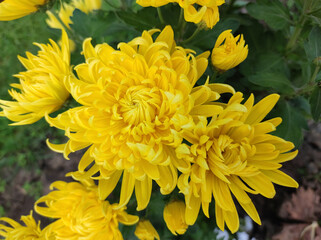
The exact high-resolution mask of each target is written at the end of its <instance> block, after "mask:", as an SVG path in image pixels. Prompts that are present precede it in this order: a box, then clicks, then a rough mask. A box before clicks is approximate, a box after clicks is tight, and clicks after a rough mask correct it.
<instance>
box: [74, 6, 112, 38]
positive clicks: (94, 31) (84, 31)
mask: <svg viewBox="0 0 321 240" xmlns="http://www.w3.org/2000/svg"><path fill="white" fill-rule="evenodd" d="M71 20H72V22H73V24H72V25H71V27H72V29H73V30H74V31H75V32H76V33H77V34H79V35H80V36H81V37H83V38H86V37H92V38H95V37H101V36H105V34H106V33H105V32H106V31H107V30H108V28H109V26H110V25H111V24H112V23H113V22H115V21H116V20H117V18H116V16H115V15H114V14H113V13H108V14H104V13H101V12H93V13H89V14H86V13H84V12H82V11H80V10H79V9H76V10H75V11H74V12H73V16H72V17H71Z"/></svg>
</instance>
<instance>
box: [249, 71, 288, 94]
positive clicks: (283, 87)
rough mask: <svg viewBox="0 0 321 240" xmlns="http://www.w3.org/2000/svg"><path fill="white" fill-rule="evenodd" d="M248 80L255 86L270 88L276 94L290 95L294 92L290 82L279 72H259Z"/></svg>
mask: <svg viewBox="0 0 321 240" xmlns="http://www.w3.org/2000/svg"><path fill="white" fill-rule="evenodd" d="M248 80H249V81H250V82H251V83H254V84H256V85H259V86H262V87H268V88H272V89H274V90H275V91H277V92H278V93H285V94H291V93H293V92H294V89H293V87H292V85H291V82H290V81H289V79H288V78H287V77H286V76H285V75H284V74H283V73H281V72H259V73H257V74H255V75H253V76H250V77H248Z"/></svg>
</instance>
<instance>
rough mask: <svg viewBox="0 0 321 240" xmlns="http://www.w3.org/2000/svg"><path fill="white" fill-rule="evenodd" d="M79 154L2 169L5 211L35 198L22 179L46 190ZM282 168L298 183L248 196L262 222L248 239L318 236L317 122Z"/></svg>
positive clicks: (320, 132) (17, 210) (27, 206)
mask: <svg viewBox="0 0 321 240" xmlns="http://www.w3.org/2000/svg"><path fill="white" fill-rule="evenodd" d="M81 155H82V153H74V154H72V155H71V160H69V161H67V160H65V159H64V158H63V156H62V155H61V154H56V153H51V154H50V157H49V158H47V159H44V160H42V161H40V162H39V164H40V166H41V167H40V169H41V173H38V174H37V173H36V172H35V171H26V170H20V171H19V172H18V173H17V174H15V176H14V177H12V173H11V172H10V171H9V170H8V169H2V170H1V172H0V174H1V176H2V178H5V179H10V178H11V179H12V180H11V181H10V183H9V184H8V185H7V186H6V187H5V191H4V192H2V193H1V194H0V205H1V206H2V207H3V208H4V210H5V215H6V216H7V217H10V218H13V219H15V220H19V219H20V216H21V215H28V214H29V213H30V210H32V209H33V205H34V202H35V199H34V197H32V196H31V195H30V193H29V192H27V191H26V190H25V189H24V188H23V187H22V186H23V185H24V184H25V183H26V182H30V183H34V182H39V181H40V182H41V185H42V186H43V188H42V189H43V190H42V191H43V192H42V194H43V195H44V194H47V193H48V192H49V185H50V184H51V183H52V182H54V181H56V180H64V181H68V178H66V177H65V174H66V173H67V172H70V171H75V170H76V169H77V162H78V161H77V159H79V158H80V157H81ZM282 170H283V171H284V172H285V173H287V174H288V175H290V176H291V177H293V178H294V179H296V180H297V181H298V183H299V184H300V187H299V188H298V189H291V188H286V187H280V186H276V192H277V194H276V196H275V197H274V198H273V199H266V198H264V197H262V196H253V197H252V199H253V202H254V204H255V206H256V207H257V210H258V212H259V215H260V217H261V220H262V225H261V226H259V225H256V224H254V229H253V231H252V233H251V234H250V239H252V238H255V239H256V240H267V239H272V240H300V239H302V240H308V239H309V240H321V228H320V224H321V124H318V125H317V124H315V123H314V124H310V130H309V131H308V132H306V134H305V139H304V141H303V144H302V146H301V147H300V150H299V154H298V156H297V157H296V158H295V159H294V160H293V161H290V162H287V163H285V164H284V167H283V169H282ZM34 215H35V214H34ZM36 218H38V219H39V216H36ZM43 224H44V225H45V224H46V221H44V222H43ZM313 234H314V235H313ZM300 235H301V238H300ZM311 236H312V238H311Z"/></svg>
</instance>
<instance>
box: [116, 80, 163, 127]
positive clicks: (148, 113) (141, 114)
mask: <svg viewBox="0 0 321 240" xmlns="http://www.w3.org/2000/svg"><path fill="white" fill-rule="evenodd" d="M119 103H120V108H119V111H120V114H121V116H122V117H123V120H124V122H126V123H128V124H130V125H134V126H137V125H138V124H139V123H142V122H145V123H151V122H153V121H154V120H155V116H156V114H157V112H158V109H159V107H160V105H161V100H160V96H159V90H158V88H152V89H151V88H147V87H144V86H132V87H129V88H128V89H127V91H126V92H125V94H124V96H123V98H122V99H120V101H119Z"/></svg>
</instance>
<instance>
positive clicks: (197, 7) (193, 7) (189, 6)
mask: <svg viewBox="0 0 321 240" xmlns="http://www.w3.org/2000/svg"><path fill="white" fill-rule="evenodd" d="M136 2H137V4H139V5H141V6H143V7H149V6H152V7H160V6H164V5H166V4H168V3H174V2H175V3H178V4H179V5H180V7H181V8H182V9H183V10H184V18H185V20H186V21H187V22H193V23H203V24H205V25H206V27H208V28H213V27H214V26H215V24H216V23H217V22H218V21H219V19H220V16H219V11H218V7H219V6H221V5H222V4H224V3H225V0H205V1H204V0H136Z"/></svg>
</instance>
